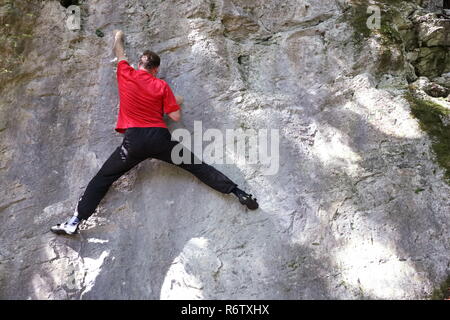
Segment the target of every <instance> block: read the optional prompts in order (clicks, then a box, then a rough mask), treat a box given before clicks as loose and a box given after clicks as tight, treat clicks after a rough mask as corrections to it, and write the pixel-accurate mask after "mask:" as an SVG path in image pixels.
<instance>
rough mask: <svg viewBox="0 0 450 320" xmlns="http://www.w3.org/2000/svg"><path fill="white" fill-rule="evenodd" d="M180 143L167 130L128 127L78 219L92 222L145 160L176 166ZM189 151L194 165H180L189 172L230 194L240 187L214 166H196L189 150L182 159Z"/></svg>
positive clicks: (85, 196)
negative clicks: (100, 207)
mask: <svg viewBox="0 0 450 320" xmlns="http://www.w3.org/2000/svg"><path fill="white" fill-rule="evenodd" d="M178 144H179V142H178V141H173V140H171V134H170V132H169V130H168V129H166V128H156V127H152V128H128V129H127V130H126V132H125V136H124V138H123V142H122V144H121V146H119V147H117V149H116V150H115V151H114V152H113V153H112V154H111V156H110V157H109V158H108V160H106V162H105V163H104V164H103V166H102V167H101V169H100V171H99V172H98V173H97V174H96V175H95V176H94V178H92V180H91V181H90V182H89V184H88V185H87V187H86V190H85V192H84V194H83V196H82V197H81V198H80V200H79V202H78V207H77V211H78V217H79V218H80V219H84V220H86V219H88V218H89V217H90V216H91V215H92V214H93V213H94V211H95V209H96V208H97V206H98V204H99V203H100V201H101V200H102V199H103V197H104V196H105V194H106V193H107V192H108V189H109V187H110V186H111V185H112V184H113V182H114V181H116V180H117V179H119V178H120V177H121V176H122V175H123V174H125V173H126V172H127V171H129V170H130V169H131V168H133V167H134V166H136V165H137V164H138V163H140V162H141V161H144V160H145V159H148V158H154V159H159V160H163V161H165V162H168V163H170V164H173V165H175V164H174V163H173V162H172V159H171V153H172V149H173V148H174V147H175V146H176V145H178ZM185 152H188V153H189V156H190V160H191V161H190V164H187V163H181V164H177V166H178V167H180V168H182V169H184V170H187V171H189V172H190V173H192V174H193V175H195V176H196V177H197V178H198V179H200V180H201V181H202V182H204V183H205V184H207V185H209V186H210V187H211V188H213V189H215V190H217V191H219V192H222V193H230V192H231V191H232V190H233V189H234V187H236V186H237V184H235V183H234V182H233V181H231V180H230V179H229V178H227V177H226V176H225V175H224V174H223V173H221V172H220V171H218V170H216V169H215V168H213V167H212V166H210V165H208V164H206V163H204V162H201V163H199V164H196V163H195V162H194V161H195V160H194V158H195V156H194V154H193V153H192V152H191V151H189V150H188V149H186V148H184V147H183V148H182V151H181V152H180V156H181V155H184V156H185V157H186V154H185ZM197 161H199V160H198V159H197Z"/></svg>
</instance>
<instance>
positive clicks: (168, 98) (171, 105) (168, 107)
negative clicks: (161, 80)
mask: <svg viewBox="0 0 450 320" xmlns="http://www.w3.org/2000/svg"><path fill="white" fill-rule="evenodd" d="M163 108H164V109H163V110H164V113H171V112H174V111H177V110H180V109H181V108H180V106H179V105H178V104H177V100H176V99H175V96H174V94H173V92H172V89H170V87H169V85H168V84H166V88H165V92H164V96H163Z"/></svg>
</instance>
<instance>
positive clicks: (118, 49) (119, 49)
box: [113, 30, 127, 62]
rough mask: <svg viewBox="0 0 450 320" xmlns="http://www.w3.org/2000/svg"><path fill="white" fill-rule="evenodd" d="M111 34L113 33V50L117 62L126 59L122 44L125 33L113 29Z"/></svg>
mask: <svg viewBox="0 0 450 320" xmlns="http://www.w3.org/2000/svg"><path fill="white" fill-rule="evenodd" d="M113 35H114V47H113V51H114V54H115V56H116V58H117V62H120V61H122V60H127V57H126V55H125V44H124V39H125V34H124V33H123V31H121V30H114V31H113Z"/></svg>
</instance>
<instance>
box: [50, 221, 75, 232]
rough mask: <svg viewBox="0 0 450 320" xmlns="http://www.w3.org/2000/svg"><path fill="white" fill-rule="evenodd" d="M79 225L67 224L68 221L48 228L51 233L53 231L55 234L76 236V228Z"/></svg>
mask: <svg viewBox="0 0 450 320" xmlns="http://www.w3.org/2000/svg"><path fill="white" fill-rule="evenodd" d="M79 225H80V223H69V221H67V222H64V223H61V224H59V223H58V224H57V225H56V226H53V227H51V228H50V230H51V231H53V232H54V233H56V234H69V235H72V234H76V233H77V231H78V226H79Z"/></svg>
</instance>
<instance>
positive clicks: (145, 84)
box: [51, 31, 258, 234]
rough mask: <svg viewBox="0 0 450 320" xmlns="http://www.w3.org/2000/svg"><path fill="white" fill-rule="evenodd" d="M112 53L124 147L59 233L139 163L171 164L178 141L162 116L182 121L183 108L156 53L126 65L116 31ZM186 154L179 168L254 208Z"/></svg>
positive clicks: (72, 229) (73, 228)
mask: <svg viewBox="0 0 450 320" xmlns="http://www.w3.org/2000/svg"><path fill="white" fill-rule="evenodd" d="M113 52H114V54H115V56H116V58H117V62H118V64H117V82H118V88H119V99H120V106H119V115H118V120H117V124H116V128H115V130H116V131H117V132H120V133H123V134H124V138H123V141H122V144H121V145H120V146H119V147H117V149H116V150H115V151H114V152H113V153H112V154H111V155H110V157H109V158H108V159H107V160H106V162H105V163H104V164H103V166H102V167H101V168H100V170H99V171H98V173H97V174H96V175H95V176H94V177H93V178H92V180H91V181H90V182H89V184H88V185H87V187H86V190H85V192H84V194H83V195H82V196H81V198H80V199H79V201H78V204H77V208H76V210H75V212H74V215H73V217H71V218H69V219H68V220H67V221H66V222H64V223H61V224H57V225H55V226H53V227H51V231H53V232H55V233H57V234H75V233H77V230H78V227H79V225H80V223H81V222H82V221H83V220H87V219H88V218H89V217H90V216H91V215H92V214H93V213H94V211H95V209H96V208H97V206H98V204H99V203H100V200H101V199H102V198H103V197H104V196H105V194H106V193H107V191H108V189H109V187H110V186H111V185H112V184H113V182H114V181H116V180H117V179H119V177H120V176H122V175H123V174H125V173H126V172H127V171H129V170H130V169H131V168H133V167H134V166H136V165H137V164H138V163H140V162H142V161H144V160H145V159H148V158H154V159H159V160H163V161H165V162H167V163H170V164H172V165H175V164H174V162H172V158H171V152H172V149H173V148H174V147H175V146H177V145H178V144H179V142H178V141H174V140H172V139H171V134H170V132H169V130H168V129H167V125H166V123H165V122H164V120H163V114H167V115H168V117H169V118H170V119H172V120H174V121H179V120H180V118H181V108H180V106H179V104H181V103H182V100H183V99H182V97H175V96H174V94H173V92H172V90H171V88H170V87H169V85H168V84H167V83H166V82H165V81H164V80H161V79H158V78H157V77H156V74H157V73H158V68H159V65H160V58H159V56H158V55H157V54H156V53H154V52H152V51H150V50H147V51H145V52H144V53H143V54H142V55H141V56H140V58H139V62H138V70H135V69H134V68H133V67H131V66H130V65H129V64H128V61H127V58H126V56H125V50H124V34H123V32H122V31H114V45H113ZM178 147H180V146H178ZM176 150H177V149H176ZM185 152H187V153H188V154H189V156H190V160H191V161H190V162H189V163H183V162H182V163H180V164H177V166H178V167H180V168H182V169H184V170H187V171H189V172H191V173H192V174H193V175H195V176H196V177H197V178H198V179H199V180H200V181H202V182H204V183H205V184H207V185H209V186H210V187H211V188H213V189H215V190H217V191H219V192H222V193H224V194H229V193H233V194H234V195H235V196H236V197H237V198H238V199H239V202H240V203H241V204H243V205H246V206H247V208H248V209H250V210H255V209H257V208H258V203H257V202H256V198H253V197H252V195H251V194H247V193H246V192H244V191H243V190H241V189H239V188H238V187H237V184H235V183H234V182H233V181H231V180H230V179H229V178H227V177H226V176H225V175H224V174H223V173H221V172H219V171H218V170H216V169H214V168H213V167H212V166H210V165H208V164H206V163H204V162H202V161H199V159H198V158H195V155H194V154H193V153H192V152H191V151H190V150H188V149H186V148H184V147H182V146H181V152H180V155H181V156H183V155H185ZM194 159H195V160H194ZM197 161H198V162H197Z"/></svg>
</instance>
